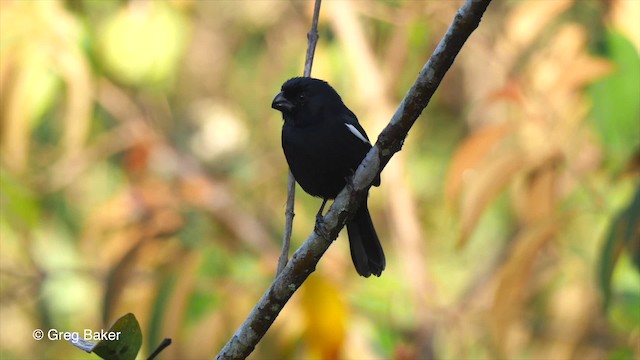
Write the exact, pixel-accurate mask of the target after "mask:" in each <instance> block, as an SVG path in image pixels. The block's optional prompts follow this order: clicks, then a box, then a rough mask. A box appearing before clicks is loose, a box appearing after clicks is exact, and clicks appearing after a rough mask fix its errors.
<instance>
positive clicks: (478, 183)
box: [457, 149, 526, 247]
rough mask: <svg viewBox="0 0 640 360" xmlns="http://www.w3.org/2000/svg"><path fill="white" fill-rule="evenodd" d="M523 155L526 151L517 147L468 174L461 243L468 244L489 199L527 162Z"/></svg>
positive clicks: (464, 197)
mask: <svg viewBox="0 0 640 360" xmlns="http://www.w3.org/2000/svg"><path fill="white" fill-rule="evenodd" d="M523 159H524V154H523V153H522V151H519V150H515V149H514V150H513V151H508V152H503V153H501V154H499V155H498V156H496V157H495V158H494V159H492V161H491V162H490V163H488V164H487V166H486V167H485V168H483V169H479V170H477V171H474V172H470V173H468V174H465V179H464V181H465V190H464V193H463V197H462V206H461V209H460V211H461V215H460V216H461V222H462V224H461V234H460V238H459V239H458V244H457V246H458V247H462V246H464V245H465V244H466V242H467V240H468V239H469V236H470V235H471V232H472V231H473V229H474V228H475V226H476V224H477V222H478V220H479V219H480V216H481V215H482V213H483V211H484V209H485V208H486V207H487V205H488V204H489V202H490V201H491V200H493V199H494V198H495V197H496V196H497V195H498V193H499V192H500V191H502V189H504V187H505V186H507V184H509V183H510V182H511V181H512V180H513V177H514V176H515V175H516V174H517V173H518V172H519V171H521V170H522V169H523V168H524V167H525V166H526V162H525V161H523Z"/></svg>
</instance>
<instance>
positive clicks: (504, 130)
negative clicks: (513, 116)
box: [445, 124, 513, 204]
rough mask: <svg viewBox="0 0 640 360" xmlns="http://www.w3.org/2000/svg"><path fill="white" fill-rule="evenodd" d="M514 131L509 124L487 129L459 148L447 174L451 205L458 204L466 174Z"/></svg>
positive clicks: (448, 197) (447, 196)
mask: <svg viewBox="0 0 640 360" xmlns="http://www.w3.org/2000/svg"><path fill="white" fill-rule="evenodd" d="M512 130H513V129H512V127H511V126H509V125H507V124H498V125H494V126H489V127H485V128H483V129H480V130H479V131H477V132H475V133H474V134H472V135H471V136H470V137H468V138H467V139H466V140H465V142H464V143H463V144H462V145H461V146H460V147H459V148H458V150H457V151H456V153H455V155H454V156H453V161H452V162H451V166H450V167H449V172H448V173H447V181H446V187H445V198H446V200H447V202H448V203H449V204H454V203H455V202H456V200H457V198H458V196H459V194H460V188H461V186H462V179H463V176H464V174H465V172H466V171H468V170H470V169H474V168H476V167H478V165H479V164H480V163H481V162H482V160H483V159H484V158H485V157H486V156H487V154H489V153H490V152H491V150H492V149H493V148H494V147H495V145H496V144H497V143H499V142H500V141H501V140H502V139H503V138H504V137H505V136H506V135H508V134H510V133H511V132H512Z"/></svg>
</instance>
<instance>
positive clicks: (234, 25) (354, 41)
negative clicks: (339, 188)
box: [0, 0, 640, 360]
mask: <svg viewBox="0 0 640 360" xmlns="http://www.w3.org/2000/svg"><path fill="white" fill-rule="evenodd" d="M461 3H462V2H461V1H382V0H370V1H357V2H346V1H343V2H335V1H334V2H331V1H327V2H325V3H324V4H323V8H322V10H321V19H320V28H319V31H320V42H319V44H318V49H317V51H316V56H315V63H314V69H313V72H312V74H313V76H314V77H319V78H322V79H326V80H328V81H329V82H330V83H331V84H332V85H333V86H334V87H335V88H336V89H337V90H338V91H339V92H340V94H341V95H342V96H343V99H344V100H345V102H346V103H347V104H348V106H349V107H350V108H351V109H352V110H353V111H354V112H355V113H356V114H358V117H359V118H360V121H361V123H362V124H363V126H364V127H365V129H366V130H367V132H368V133H369V135H370V137H372V138H373V139H375V138H376V137H377V134H378V133H379V131H380V130H381V129H382V128H383V126H384V125H385V123H386V122H387V121H388V119H389V118H390V115H391V114H392V113H393V111H394V110H395V107H396V106H397V104H398V103H399V101H400V99H401V98H402V96H403V95H404V93H405V92H406V90H407V89H408V87H409V86H410V85H411V83H412V82H413V80H414V78H415V76H416V74H417V73H418V71H419V69H420V68H421V67H422V65H423V64H424V62H425V61H426V60H427V59H428V56H429V55H430V53H431V51H432V50H433V49H434V47H435V45H436V44H437V43H438V42H439V41H440V38H441V37H442V35H443V34H444V32H445V31H446V28H447V27H448V25H449V23H450V21H451V19H452V18H453V16H454V14H455V11H456V10H457V8H458V7H459V6H460V5H461ZM312 6H313V4H312V2H310V1H309V2H302V1H291V2H290V1H284V0H278V1H266V0H264V1H213V0H211V1H205V0H202V1H198V0H170V1H151V0H129V1H107V0H104V1H98V0H67V1H62V0H31V1H18V0H1V1H0V91H1V98H0V106H1V108H0V116H1V118H0V119H1V121H0V141H1V142H0V148H1V151H2V153H1V163H0V185H1V188H0V195H1V201H0V205H1V214H0V235H1V242H0V246H1V248H0V250H1V251H0V357H2V358H7V359H9V358H15V359H28V358H29V359H30V358H41V359H58V358H65V359H95V358H96V357H95V355H89V354H85V353H83V352H81V351H79V350H77V349H75V348H74V347H73V346H71V345H70V344H69V343H66V342H64V341H49V340H43V341H40V342H36V341H34V340H33V339H32V337H31V334H32V331H33V330H34V329H36V328H42V329H45V331H46V330H47V329H51V328H54V329H58V330H60V331H82V329H85V328H88V329H94V330H99V329H101V328H107V327H108V326H109V324H110V323H112V322H113V321H114V320H115V319H117V318H118V317H120V316H122V315H124V314H125V313H127V312H132V313H134V314H135V315H136V317H137V318H138V319H139V320H140V323H141V326H142V330H143V334H144V339H143V351H142V352H143V354H141V355H144V354H149V353H150V352H151V351H152V350H153V349H154V348H155V347H156V346H157V345H158V344H159V343H160V341H161V340H162V339H163V338H165V337H170V338H172V339H173V344H172V345H171V346H170V347H169V348H167V349H166V350H165V351H164V352H163V354H162V358H165V359H178V358H180V359H203V358H211V357H213V356H214V355H215V354H216V353H217V351H218V350H219V349H220V348H221V346H222V345H223V344H224V343H225V342H226V341H227V340H228V338H229V337H230V336H231V335H232V334H233V332H234V331H235V330H236V328H237V327H238V326H239V325H240V324H241V322H242V321H243V319H244V318H245V317H246V315H247V314H248V312H249V311H250V310H251V308H252V306H253V304H255V302H256V301H257V299H258V298H259V297H260V296H261V295H262V293H263V292H264V291H265V290H266V288H267V287H268V285H269V283H270V281H271V280H272V279H273V277H274V272H275V267H276V262H277V256H278V251H279V244H280V242H281V238H282V233H283V227H284V210H285V198H286V193H285V190H286V189H285V188H286V179H287V168H286V163H285V160H284V157H283V155H282V151H281V148H280V127H281V123H282V120H281V117H280V115H279V113H278V112H276V111H273V110H272V109H270V102H271V100H272V98H273V96H275V94H276V93H277V92H278V91H279V87H280V85H281V84H282V82H284V81H285V80H286V79H288V78H290V77H293V76H298V75H300V74H301V73H302V68H303V62H304V54H305V50H306V45H307V43H306V33H307V31H308V29H309V26H310V22H311V19H310V16H311V14H312ZM639 24H640V2H639V1H635V0H628V1H627V0H607V1H604V0H602V1H597V0H580V1H575V0H574V1H572V0H556V1H526V0H525V1H495V2H494V3H493V4H491V5H490V6H489V10H488V12H487V13H486V15H485V17H484V19H483V21H482V23H481V26H480V28H479V29H478V30H477V31H476V32H475V33H474V34H473V35H472V37H471V39H470V41H469V42H468V43H467V44H466V46H465V47H464V49H463V51H462V53H461V54H460V56H459V57H458V58H457V60H456V62H455V63H454V65H453V67H452V69H451V70H450V72H449V73H448V74H447V76H446V78H445V81H444V82H443V84H442V86H441V87H440V89H439V90H438V92H437V94H436V96H435V98H434V99H433V100H432V102H431V104H430V105H429V107H428V108H427V110H426V111H425V112H424V113H423V115H422V118H421V119H420V120H419V121H418V122H417V123H416V126H415V128H414V129H412V131H411V132H410V134H409V137H408V139H407V141H406V143H405V146H404V148H403V151H402V152H400V153H398V154H397V156H395V157H394V158H393V159H392V161H391V163H390V164H389V166H388V167H387V169H385V171H384V173H383V174H382V186H381V187H380V188H374V189H373V191H372V192H371V196H370V197H371V200H370V208H371V212H372V216H373V218H374V222H375V224H376V227H377V229H378V232H379V235H380V238H381V239H382V241H383V246H384V248H385V251H386V253H387V258H388V265H387V270H386V271H385V272H384V273H383V275H382V277H380V278H371V279H364V278H360V277H358V276H357V274H356V272H355V270H354V269H353V268H352V264H351V259H350V257H349V251H348V244H347V241H346V238H345V236H344V235H342V236H341V237H339V238H338V240H337V241H336V242H335V244H334V245H333V246H332V247H331V248H330V250H329V251H328V252H327V254H326V256H325V257H324V258H323V259H322V261H321V262H320V264H319V266H318V268H317V271H316V272H315V273H314V274H313V275H312V276H311V277H310V278H309V281H307V283H305V284H304V286H303V287H302V288H301V289H300V291H299V292H298V293H297V294H296V295H295V296H294V297H293V299H292V301H291V302H290V303H289V304H288V306H287V307H286V308H285V310H284V311H283V312H282V313H281V314H280V316H279V318H278V319H277V321H276V322H275V324H274V326H273V327H272V329H270V331H269V332H268V333H267V335H266V337H265V338H264V339H263V341H262V342H261V344H260V345H259V346H258V348H257V349H256V351H255V353H254V354H253V355H252V357H253V358H255V359H270V358H278V359H299V358H305V359H335V358H348V359H389V358H395V359H411V358H423V359H424V358H430V357H434V358H438V359H494V358H518V359H570V358H575V359H612V360H613V359H615V360H618V359H621V360H622V359H638V358H640V275H639V270H638V269H639V268H640V230H639V225H638V223H639V222H640V189H639V176H638V175H639V172H640V60H639V57H638V53H639V49H640V25H639ZM296 201H297V203H296V214H297V216H296V217H295V224H294V233H293V242H294V246H295V245H299V244H300V243H301V241H303V240H304V239H305V238H306V237H307V236H308V235H309V234H310V232H311V231H312V229H313V224H314V214H315V211H316V210H317V207H318V206H319V205H320V201H319V200H318V199H313V198H310V197H309V196H307V195H306V194H303V193H302V192H301V191H300V190H298V195H297V198H296Z"/></svg>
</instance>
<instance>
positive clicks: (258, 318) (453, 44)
mask: <svg viewBox="0 0 640 360" xmlns="http://www.w3.org/2000/svg"><path fill="white" fill-rule="evenodd" d="M489 3H491V0H467V1H466V2H465V3H464V5H463V6H462V7H461V8H460V9H459V10H458V12H457V13H456V15H455V17H454V19H453V22H452V24H451V26H450V27H449V29H448V31H447V33H446V34H445V36H444V38H443V39H442V40H441V41H440V43H439V44H438V46H437V47H436V49H435V50H434V52H433V54H432V55H431V58H429V61H427V63H426V64H425V65H424V67H423V68H422V70H421V71H420V74H419V75H418V78H417V79H416V81H415V83H414V84H413V86H412V87H411V89H409V91H408V92H407V94H406V95H405V97H404V99H402V102H401V103H400V105H399V107H398V109H397V110H396V112H395V114H394V115H393V117H392V118H391V121H390V122H389V124H388V125H387V127H385V128H384V130H382V132H381V133H380V135H379V136H378V140H377V141H376V144H375V146H374V147H373V148H372V149H371V150H370V151H369V153H368V154H367V156H366V157H365V159H364V160H363V161H362V164H360V166H359V167H358V170H357V171H356V173H355V175H354V177H353V180H352V182H351V183H350V184H348V185H347V186H346V187H345V188H344V189H343V190H342V191H341V192H340V194H339V195H338V197H337V198H336V199H335V201H334V202H333V204H332V205H331V208H330V209H329V211H328V212H327V214H326V215H325V217H324V225H325V229H326V231H327V233H328V236H329V237H330V238H331V239H335V237H337V235H338V233H339V232H340V230H341V229H342V228H343V227H344V225H345V223H346V220H347V218H348V216H349V214H350V213H351V212H353V211H354V209H355V207H356V206H357V204H359V202H358V199H359V198H360V197H361V196H363V195H364V194H365V192H366V190H367V189H368V188H369V187H370V186H371V182H372V181H373V179H374V178H375V177H376V175H377V174H379V173H380V172H381V171H382V169H383V168H384V167H385V166H386V164H387V163H388V162H389V160H390V159H391V157H392V156H393V154H395V153H396V152H398V151H400V149H401V148H402V143H403V142H404V139H405V138H406V137H407V134H408V132H409V129H411V127H412V126H413V124H414V123H415V121H416V120H417V119H418V117H419V116H420V114H421V113H422V111H423V110H424V109H425V108H426V106H427V105H428V103H429V101H430V100H431V97H432V96H433V94H434V93H435V91H436V89H437V88H438V86H439V85H440V82H441V81H442V79H443V77H444V75H445V74H446V72H447V70H449V68H450V67H451V65H452V64H453V61H454V60H455V58H456V56H457V55H458V53H459V52H460V50H461V49H462V46H463V45H464V43H465V42H466V41H467V39H468V38H469V36H470V35H471V33H472V32H473V31H474V30H475V29H476V28H477V27H478V25H479V24H480V20H481V19H482V15H483V14H484V12H485V10H486V9H487V6H489ZM331 242H332V241H331V240H328V239H324V238H323V237H322V236H320V235H318V234H317V233H315V232H313V233H312V234H311V235H310V236H309V237H308V238H307V240H306V241H305V242H304V244H302V246H301V247H300V248H299V249H298V250H297V251H296V252H295V253H294V254H293V256H292V257H291V261H289V263H288V264H287V266H286V267H285V268H284V269H283V270H282V272H280V274H279V275H278V276H277V277H276V279H275V280H274V282H273V283H272V284H271V287H270V288H269V289H268V290H267V292H266V293H265V294H264V295H263V296H262V298H261V299H260V300H259V301H258V303H257V304H256V306H255V307H254V308H253V310H252V311H251V313H250V314H249V316H248V317H247V319H246V320H245V322H244V323H243V324H242V325H241V326H240V328H239V329H238V330H237V331H236V333H235V334H234V335H233V337H232V338H231V339H230V340H229V342H228V343H227V344H226V345H225V346H224V347H223V348H222V350H221V351H220V353H219V354H218V356H217V359H244V358H246V357H247V356H248V355H249V354H250V353H251V352H252V351H253V349H254V348H255V346H256V344H257V343H258V342H259V341H260V339H262V337H263V336H264V334H265V333H266V332H267V330H268V329H269V327H270V326H271V324H273V322H274V321H275V319H276V317H277V316H278V314H279V313H280V311H281V310H282V309H283V308H284V305H285V304H286V303H287V301H288V300H289V299H290V298H291V296H292V295H293V294H294V293H295V291H296V290H297V289H298V288H300V286H301V285H302V283H303V282H304V281H305V280H306V278H307V277H308V276H309V275H310V274H311V273H312V272H313V271H314V270H315V267H316V264H317V263H318V261H319V260H320V258H321V257H322V255H323V254H324V253H325V251H327V249H328V248H329V246H330V245H331Z"/></svg>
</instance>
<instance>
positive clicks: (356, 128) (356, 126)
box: [341, 107, 371, 145]
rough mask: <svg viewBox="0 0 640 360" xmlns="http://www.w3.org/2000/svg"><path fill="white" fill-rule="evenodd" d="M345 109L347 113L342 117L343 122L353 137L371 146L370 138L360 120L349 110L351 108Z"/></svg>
mask: <svg viewBox="0 0 640 360" xmlns="http://www.w3.org/2000/svg"><path fill="white" fill-rule="evenodd" d="M345 109H346V111H345V113H344V114H343V116H342V117H341V120H342V121H344V124H345V125H346V126H347V128H348V129H349V131H350V132H351V133H352V134H353V135H355V136H356V137H357V138H358V139H360V140H362V141H364V142H365V143H367V144H369V145H371V142H370V141H369V137H368V136H367V133H366V132H365V131H364V129H363V128H362V125H360V123H359V122H358V118H357V117H356V115H355V114H354V113H353V112H352V111H351V110H349V108H346V107H345Z"/></svg>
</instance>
